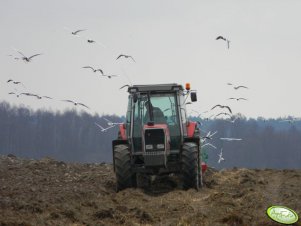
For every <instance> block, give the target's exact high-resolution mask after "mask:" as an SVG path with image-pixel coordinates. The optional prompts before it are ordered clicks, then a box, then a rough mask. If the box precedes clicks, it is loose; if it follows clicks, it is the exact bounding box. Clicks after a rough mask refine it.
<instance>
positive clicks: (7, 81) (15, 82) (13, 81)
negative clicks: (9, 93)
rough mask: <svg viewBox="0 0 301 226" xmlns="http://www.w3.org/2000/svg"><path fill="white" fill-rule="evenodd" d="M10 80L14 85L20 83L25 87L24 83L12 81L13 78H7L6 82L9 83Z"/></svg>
mask: <svg viewBox="0 0 301 226" xmlns="http://www.w3.org/2000/svg"><path fill="white" fill-rule="evenodd" d="M10 82H12V83H13V84H15V85H18V84H20V85H22V86H23V87H24V88H26V87H25V85H24V84H23V83H22V82H18V81H14V80H13V79H9V80H7V83H10Z"/></svg>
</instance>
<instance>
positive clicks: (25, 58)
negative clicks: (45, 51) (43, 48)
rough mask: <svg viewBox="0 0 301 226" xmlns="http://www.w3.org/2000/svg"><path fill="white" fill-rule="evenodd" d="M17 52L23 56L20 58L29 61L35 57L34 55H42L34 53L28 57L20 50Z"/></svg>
mask: <svg viewBox="0 0 301 226" xmlns="http://www.w3.org/2000/svg"><path fill="white" fill-rule="evenodd" d="M18 53H20V54H21V55H22V56H23V57H22V60H24V61H26V62H30V61H31V59H32V58H34V57H36V56H39V55H42V53H38V54H34V55H32V56H30V57H27V56H25V55H24V54H23V53H22V52H20V51H18Z"/></svg>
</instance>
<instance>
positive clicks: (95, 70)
mask: <svg viewBox="0 0 301 226" xmlns="http://www.w3.org/2000/svg"><path fill="white" fill-rule="evenodd" d="M83 68H90V69H91V70H92V71H93V72H97V71H99V72H100V73H101V74H102V75H103V70H101V69H100V68H98V69H95V68H93V67H91V66H84V67H83Z"/></svg>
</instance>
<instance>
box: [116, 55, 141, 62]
mask: <svg viewBox="0 0 301 226" xmlns="http://www.w3.org/2000/svg"><path fill="white" fill-rule="evenodd" d="M121 57H125V58H131V59H132V60H133V61H134V62H136V61H135V60H134V58H133V57H132V56H130V55H124V54H120V55H119V56H118V57H117V59H116V60H118V59H119V58H121Z"/></svg>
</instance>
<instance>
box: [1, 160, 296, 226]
mask: <svg viewBox="0 0 301 226" xmlns="http://www.w3.org/2000/svg"><path fill="white" fill-rule="evenodd" d="M204 179H205V186H204V188H202V190H201V191H199V192H197V191H196V190H194V189H190V190H188V191H183V190H182V189H181V188H180V185H179V183H178V182H177V178H175V177H172V176H170V177H168V178H167V177H165V178H159V179H157V180H155V181H153V182H152V185H151V186H150V187H148V188H146V189H141V188H140V189H126V190H124V191H121V192H119V193H116V192H115V178H114V173H113V169H112V165H110V164H69V163H68V164H66V163H64V162H59V161H55V160H53V159H49V158H45V159H42V160H39V161H37V160H26V159H20V158H16V157H15V156H0V225H2V226H4V225H5V226H6V225H7V226H10V225H20V226H21V225H22V226H28V225H39V226H40V225H51V226H52V225H74V226H75V225H76V226H79V225H91V226H92V225H93V226H94V225H105V226H107V225H129V226H130V225H133V226H138V225H178V226H180V225H183V226H186V225H208V226H211V225H212V226H222V225H229V226H235V225H237V226H238V225H246V226H247V225H248V226H252V225H254V226H257V225H258V226H263V225H265V226H272V225H280V224H278V223H276V222H273V221H272V220H270V219H269V218H268V217H267V216H266V213H265V212H266V209H267V208H268V207H269V206H271V205H284V206H287V207H290V208H292V209H294V210H295V211H296V212H297V213H298V214H299V215H301V171H300V170H270V169H266V170H250V169H231V170H222V171H214V170H213V169H209V170H208V171H207V173H206V175H205V178H204ZM295 225H299V226H300V225H301V223H300V221H299V222H298V223H296V224H295Z"/></svg>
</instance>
